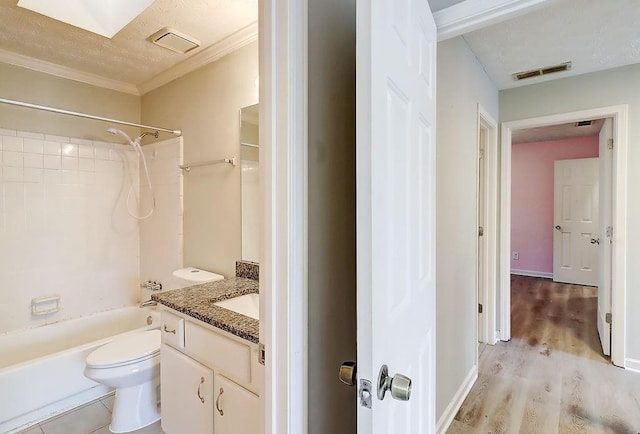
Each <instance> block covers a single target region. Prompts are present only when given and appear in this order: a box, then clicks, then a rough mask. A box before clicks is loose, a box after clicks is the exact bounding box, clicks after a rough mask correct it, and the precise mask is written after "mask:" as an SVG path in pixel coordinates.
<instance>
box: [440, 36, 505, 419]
mask: <svg viewBox="0 0 640 434" xmlns="http://www.w3.org/2000/svg"><path fill="white" fill-rule="evenodd" d="M437 93H438V101H437V118H438V122H437V139H436V140H437V145H436V165H437V166H436V167H437V170H436V172H437V173H436V196H437V197H436V213H437V214H436V221H437V222H436V234H437V239H436V267H437V268H436V324H437V327H436V330H437V333H436V336H437V341H436V378H437V379H438V381H437V382H436V420H441V419H442V416H443V415H444V414H445V410H447V407H448V406H449V405H450V403H452V401H453V400H455V399H456V397H457V392H458V391H459V389H460V388H461V387H463V386H464V385H465V382H466V381H468V380H470V379H471V377H469V375H470V374H472V372H473V370H474V369H475V365H476V351H477V347H478V343H477V339H478V335H477V331H476V329H477V325H476V311H477V301H476V265H477V263H478V255H477V248H475V246H476V245H477V232H476V231H477V226H476V222H477V220H476V218H477V210H476V192H477V174H476V172H477V161H478V160H477V158H478V151H477V149H478V137H477V136H478V127H477V125H478V103H480V104H481V105H482V106H483V107H484V108H485V110H487V111H488V113H489V114H490V115H491V116H492V117H493V118H494V119H497V115H498V90H497V89H496V87H495V85H494V84H493V83H492V82H491V80H490V79H489V77H488V76H487V75H486V73H485V71H484V69H483V68H482V66H481V65H480V63H479V62H478V60H477V59H476V57H475V56H474V54H473V52H472V51H471V49H470V48H469V46H468V45H467V43H466V42H465V41H464V39H463V38H461V37H458V38H454V39H449V40H447V41H444V42H440V43H439V44H438V89H437ZM445 416H446V415H445Z"/></svg>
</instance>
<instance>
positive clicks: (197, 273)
mask: <svg viewBox="0 0 640 434" xmlns="http://www.w3.org/2000/svg"><path fill="white" fill-rule="evenodd" d="M223 279H224V276H222V275H220V274H216V273H212V272H211V271H206V270H201V269H199V268H194V267H187V268H181V269H179V270H176V271H174V272H173V280H174V281H175V283H176V286H177V287H178V288H184V287H185V286H193V285H199V284H200V283H206V282H215V281H216V280H223Z"/></svg>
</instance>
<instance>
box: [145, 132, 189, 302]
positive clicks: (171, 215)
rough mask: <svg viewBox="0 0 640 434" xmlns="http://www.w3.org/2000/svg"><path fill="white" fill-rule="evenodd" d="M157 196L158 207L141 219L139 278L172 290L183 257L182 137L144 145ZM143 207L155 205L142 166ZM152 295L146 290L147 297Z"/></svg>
mask: <svg viewBox="0 0 640 434" xmlns="http://www.w3.org/2000/svg"><path fill="white" fill-rule="evenodd" d="M143 150H144V153H145V156H146V158H147V164H148V168H149V174H150V176H151V182H152V186H153V190H154V192H155V198H156V209H155V211H154V212H153V214H152V215H151V217H149V218H148V219H146V220H142V221H141V222H140V279H141V281H146V280H153V281H156V282H161V283H162V284H163V289H173V288H176V287H177V285H176V283H175V282H174V281H173V275H172V273H173V271H174V270H177V269H179V268H182V266H183V264H182V257H183V248H182V240H183V236H182V234H183V231H182V216H183V207H182V203H183V202H182V200H183V184H182V180H183V173H182V170H180V169H179V168H178V166H179V165H180V164H182V161H183V146H182V137H178V138H174V139H169V140H164V141H161V142H157V143H154V144H152V145H146V146H144V147H143ZM140 169H141V170H140V172H141V173H140V185H141V196H142V197H141V206H140V208H139V211H138V212H139V213H140V214H141V215H145V214H147V212H148V211H149V209H150V208H149V207H150V206H151V204H152V200H151V195H150V194H149V190H148V188H147V187H146V178H145V176H144V169H143V168H142V167H141V168H140ZM149 296H150V294H149V292H148V291H143V293H142V294H141V297H142V298H144V299H145V300H146V299H148V298H149Z"/></svg>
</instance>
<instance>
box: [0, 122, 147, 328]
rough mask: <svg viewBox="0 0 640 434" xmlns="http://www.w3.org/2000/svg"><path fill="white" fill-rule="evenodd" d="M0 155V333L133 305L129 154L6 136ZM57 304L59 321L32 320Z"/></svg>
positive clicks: (103, 146) (2, 134) (134, 241)
mask: <svg viewBox="0 0 640 434" xmlns="http://www.w3.org/2000/svg"><path fill="white" fill-rule="evenodd" d="M36 128H37V126H32V129H36ZM0 146H1V148H2V152H1V162H2V164H1V166H0V177H1V179H0V298H1V299H2V303H0V333H3V332H7V331H11V330H16V329H22V328H28V327H34V326H38V325H42V324H45V323H50V322H56V321H60V320H63V319H69V318H76V317H79V316H82V315H90V314H91V313H94V312H99V311H103V310H108V309H114V308H117V307H122V306H126V305H131V304H133V303H135V302H136V301H137V299H138V224H137V222H136V221H135V220H134V219H132V218H130V217H129V215H128V214H127V212H126V209H125V203H124V201H125V198H126V193H127V190H128V186H129V182H130V181H131V177H130V175H131V174H132V173H135V172H132V171H133V168H134V165H135V162H134V159H133V152H132V150H131V147H130V146H128V145H127V146H122V145H112V144H108V143H103V142H91V141H87V140H82V139H74V138H71V139H70V138H69V137H61V136H50V135H45V134H40V133H26V132H21V131H16V130H7V129H4V130H0ZM50 295H59V296H60V297H61V302H60V306H61V310H60V312H58V313H51V314H48V315H43V316H33V317H32V316H31V299H32V298H36V297H47V296H50Z"/></svg>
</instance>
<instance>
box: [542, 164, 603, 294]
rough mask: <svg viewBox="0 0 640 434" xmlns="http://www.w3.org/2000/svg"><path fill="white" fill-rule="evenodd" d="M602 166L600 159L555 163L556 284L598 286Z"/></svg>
mask: <svg viewBox="0 0 640 434" xmlns="http://www.w3.org/2000/svg"><path fill="white" fill-rule="evenodd" d="M598 165H599V163H598V158H581V159H576V160H558V161H556V162H555V167H554V204H553V214H554V222H555V223H554V224H555V230H554V231H553V232H554V235H553V280H554V281H555V282H565V283H574V284H578V285H589V286H596V285H598V268H599V267H598V259H599V258H598V255H599V253H598V250H599V249H598V244H597V242H599V241H598V240H599V235H598V232H599V230H600V228H599V226H598V211H599V205H598V198H599V191H598V190H599V170H598Z"/></svg>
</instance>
